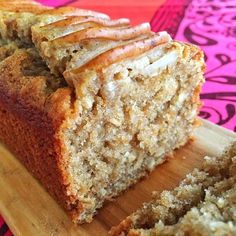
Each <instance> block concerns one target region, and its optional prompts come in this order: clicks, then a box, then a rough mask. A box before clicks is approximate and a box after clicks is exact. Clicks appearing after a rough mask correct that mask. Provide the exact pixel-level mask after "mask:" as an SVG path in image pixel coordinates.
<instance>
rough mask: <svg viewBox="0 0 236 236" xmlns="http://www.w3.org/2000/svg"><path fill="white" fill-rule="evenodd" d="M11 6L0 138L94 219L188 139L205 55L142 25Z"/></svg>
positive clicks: (75, 215)
mask: <svg viewBox="0 0 236 236" xmlns="http://www.w3.org/2000/svg"><path fill="white" fill-rule="evenodd" d="M17 2H18V1H17ZM17 2H16V1H10V2H9V4H5V3H4V2H3V1H0V9H1V10H0V60H1V61H0V71H1V74H0V139H1V140H2V141H3V142H4V143H5V144H6V145H7V146H8V147H9V149H10V150H12V151H13V152H14V153H15V154H16V156H17V157H18V158H19V159H20V160H21V161H22V163H23V164H24V165H25V166H26V167H27V168H28V169H29V171H31V173H33V175H34V176H35V177H36V178H37V179H39V180H40V181H41V183H42V184H43V185H44V186H45V188H46V189H47V190H48V191H49V192H50V193H51V194H52V196H54V197H55V199H56V200H57V201H58V202H59V203H60V204H61V205H62V206H63V207H64V209H66V211H67V212H68V213H69V214H70V215H71V217H72V219H73V221H74V222H77V223H83V222H90V221H91V220H92V217H93V216H94V214H95V213H96V210H97V209H98V208H100V207H101V206H102V204H103V203H104V201H106V200H110V199H112V198H113V197H115V196H117V195H119V194H120V193H121V192H122V191H124V190H125V189H127V188H128V187H129V186H131V185H132V184H134V183H135V182H137V181H138V180H139V179H140V178H141V177H143V176H145V175H146V174H147V173H148V172H150V171H151V170H153V169H154V168H155V166H156V165H158V164H160V163H162V162H163V161H165V157H166V156H167V155H169V154H170V153H171V152H172V151H173V150H174V149H176V148H179V147H180V146H182V145H184V144H185V143H186V142H187V141H188V139H189V137H190V136H191V133H192V131H193V130H194V128H195V127H196V125H197V113H198V110H199V107H200V105H201V103H200V100H199V93H200V90H201V86H202V83H203V82H204V78H203V70H204V60H203V53H202V51H201V50H200V49H199V48H198V47H196V46H194V45H190V44H186V43H181V42H177V41H173V40H172V39H171V38H170V36H169V35H168V34H167V33H166V32H160V33H154V32H152V31H151V30H150V26H149V24H147V23H145V24H141V25H139V26H131V25H130V23H129V20H128V19H118V20H110V19H109V17H108V16H107V15H105V14H102V13H97V12H93V11H89V10H82V9H76V8H69V7H64V8H57V9H53V8H46V7H44V6H41V5H38V4H35V3H33V2H30V1H23V2H21V3H19V2H18V3H17Z"/></svg>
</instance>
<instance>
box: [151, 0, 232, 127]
mask: <svg viewBox="0 0 236 236" xmlns="http://www.w3.org/2000/svg"><path fill="white" fill-rule="evenodd" d="M182 3H183V4H182V5H181V4H180V1H178V0H172V1H171V0H168V1H167V2H166V4H164V5H163V6H162V8H160V9H159V10H158V11H157V12H156V14H155V15H154V17H153V18H152V20H151V25H152V27H153V29H154V30H155V31H160V30H167V31H168V32H170V33H171V35H172V36H173V37H174V38H175V39H177V40H181V41H187V42H190V43H193V44H196V45H199V46H200V47H201V48H202V50H203V51H204V53H205V59H206V64H207V69H206V73H205V77H206V83H205V85H204V87H203V91H202V93H201V100H202V101H203V102H204V106H203V108H202V109H201V112H200V116H202V117H203V118H205V119H209V120H211V121H212V122H214V123H216V124H218V125H222V126H224V127H226V128H229V129H231V130H233V131H236V2H235V0H227V1H225V0H192V1H189V0H185V1H182Z"/></svg>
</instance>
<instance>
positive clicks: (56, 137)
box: [0, 51, 80, 211]
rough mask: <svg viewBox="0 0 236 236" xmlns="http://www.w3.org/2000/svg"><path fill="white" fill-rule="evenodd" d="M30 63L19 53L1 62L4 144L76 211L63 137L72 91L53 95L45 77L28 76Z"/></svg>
mask: <svg viewBox="0 0 236 236" xmlns="http://www.w3.org/2000/svg"><path fill="white" fill-rule="evenodd" d="M27 60H29V58H28V54H27V53H25V52H24V51H19V52H16V53H15V54H14V55H12V56H11V57H9V58H7V59H5V60H4V61H3V62H1V63H0V71H1V76H0V137H1V141H3V142H4V143H5V144H6V145H7V146H8V147H9V148H10V150H11V151H12V152H13V153H14V154H16V156H17V157H18V158H19V159H20V161H21V162H22V163H23V164H24V165H25V166H26V167H27V168H28V170H29V171H30V172H32V173H33V175H34V176H35V177H36V178H37V179H39V180H40V181H41V182H42V184H43V185H44V186H45V187H46V189H47V190H48V191H49V192H50V193H51V194H52V195H53V196H54V197H55V198H56V200H57V201H58V202H59V203H60V204H61V205H62V206H63V207H64V208H65V209H67V210H68V211H73V208H74V206H73V202H74V201H75V200H74V199H73V197H71V196H68V194H67V185H68V179H67V175H65V161H66V154H65V150H64V147H63V144H62V142H61V139H62V136H61V134H60V131H61V127H62V126H63V125H64V121H65V119H66V118H68V117H69V116H70V106H71V96H72V95H71V94H72V91H71V89H69V88H59V89H58V90H56V91H55V92H50V93H49V92H47V91H46V90H45V89H46V80H45V78H44V77H43V76H38V77H29V76H28V77H25V76H24V75H23V74H22V63H23V62H24V61H25V62H27ZM22 147H24V148H22ZM77 205H78V206H77ZM77 205H76V207H77V208H78V207H79V206H80V205H79V204H78V203H77Z"/></svg>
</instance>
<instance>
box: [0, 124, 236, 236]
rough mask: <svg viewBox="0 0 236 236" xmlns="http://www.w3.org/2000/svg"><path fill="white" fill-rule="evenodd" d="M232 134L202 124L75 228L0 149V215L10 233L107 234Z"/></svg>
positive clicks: (223, 144)
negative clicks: (191, 137) (189, 139)
mask: <svg viewBox="0 0 236 236" xmlns="http://www.w3.org/2000/svg"><path fill="white" fill-rule="evenodd" d="M233 139H236V134H235V133H233V132H231V131H228V130H226V129H224V128H221V127H219V126H216V125H214V124H212V123H210V122H208V121H203V126H201V127H199V128H198V129H197V130H196V131H195V134H194V141H193V142H191V143H189V144H187V145H186V146H185V147H183V148H181V149H180V150H178V151H176V152H175V155H174V158H170V159H169V160H168V161H167V162H165V163H164V164H162V165H160V166H158V167H157V168H156V169H155V170H154V171H153V172H152V173H151V174H150V175H149V176H148V177H147V178H145V179H143V180H142V181H140V182H139V183H138V184H136V185H135V186H134V187H132V188H130V189H129V190H127V191H126V192H124V193H123V194H122V195H121V196H120V197H118V198H116V199H115V201H113V202H108V203H106V204H105V205H104V207H103V208H102V209H100V210H99V211H98V214H97V216H96V217H95V219H94V221H93V222H92V223H90V224H84V225H79V226H77V225H74V224H73V223H71V221H70V219H69V218H68V217H67V215H66V214H65V213H64V211H63V210H62V209H61V208H60V207H59V206H58V205H57V203H56V202H55V201H54V200H53V199H52V198H51V197H50V196H49V194H48V193H47V192H46V191H45V190H44V188H43V187H42V186H41V185H40V184H39V183H38V182H37V181H36V180H35V179H34V178H33V177H32V176H31V175H30V174H29V173H28V172H27V170H26V169H25V168H24V167H23V166H22V165H21V164H20V163H19V161H18V160H17V159H16V158H15V157H14V156H13V155H12V154H11V153H10V152H9V151H8V150H7V149H6V148H5V147H4V146H3V145H0V213H1V214H2V216H3V217H4V219H5V220H6V222H7V224H8V225H9V227H10V229H11V230H12V232H13V233H14V235H16V236H18V235H24V236H27V235H51V236H52V235H94V236H96V235H99V236H100V235H107V232H108V230H109V229H110V227H111V226H113V225H117V224H118V223H119V222H120V221H121V220H122V219H124V218H125V217H126V216H127V215H129V214H130V213H131V212H133V211H134V210H136V209H137V208H138V207H139V206H140V205H141V204H142V203H143V202H144V201H149V200H150V198H151V192H152V191H153V190H155V191H162V190H164V189H171V188H173V187H174V186H176V185H177V184H178V183H179V181H180V180H181V179H182V178H184V176H185V175H186V174H187V173H188V172H190V171H191V170H192V169H193V168H195V167H199V166H201V163H202V160H203V156H205V155H220V153H221V152H222V150H223V149H224V148H225V147H226V146H227V145H228V144H229V143H230V142H231V141H232V140H233Z"/></svg>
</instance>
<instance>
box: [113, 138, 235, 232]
mask: <svg viewBox="0 0 236 236" xmlns="http://www.w3.org/2000/svg"><path fill="white" fill-rule="evenodd" d="M235 190H236V142H234V143H232V144H231V146H230V147H228V148H226V150H225V152H224V153H223V155H222V156H220V157H205V159H204V163H203V167H202V169H195V170H194V171H193V172H192V173H190V174H188V175H187V176H186V178H185V179H184V180H183V181H182V182H181V183H180V185H179V186H178V187H176V188H175V189H174V190H171V191H163V192H162V193H161V194H160V195H158V194H156V196H154V197H153V200H152V201H151V202H149V203H145V204H144V205H143V207H142V208H141V209H139V210H137V211H136V212H135V213H133V214H132V215H131V216H129V217H127V218H126V219H125V220H124V221H123V222H121V223H120V225H119V226H117V227H114V228H113V229H112V230H111V231H110V234H111V235H123V236H124V235H130V236H131V235H140V236H141V235H143V236H151V235H157V236H158V235H164V236H165V235H166V236H167V235H168V236H172V235H173V236H174V235H175V236H185V235H193V236H199V235H202V236H211V235H212V236H213V235H214V236H225V235H235V234H236V215H235V214H236V201H235V197H236V195H235Z"/></svg>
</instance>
